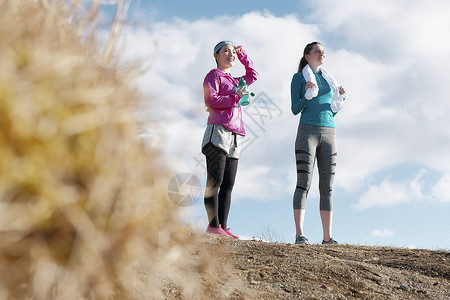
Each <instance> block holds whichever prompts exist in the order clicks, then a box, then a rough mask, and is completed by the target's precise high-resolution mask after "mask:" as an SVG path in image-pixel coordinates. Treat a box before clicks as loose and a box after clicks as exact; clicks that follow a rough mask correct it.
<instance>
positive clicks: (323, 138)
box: [294, 124, 337, 211]
mask: <svg viewBox="0 0 450 300" xmlns="http://www.w3.org/2000/svg"><path fill="white" fill-rule="evenodd" d="M336 156H337V152H336V129H335V128H330V127H321V126H311V125H304V124H300V125H299V126H298V132H297V139H296V140H295V157H296V162H297V186H296V188H295V193H294V209H305V206H306V197H307V196H308V191H309V187H310V185H311V178H312V174H313V169H314V162H315V160H316V159H317V167H318V171H319V192H320V210H326V211H331V210H332V209H333V200H332V190H333V181H334V175H335V169H336Z"/></svg>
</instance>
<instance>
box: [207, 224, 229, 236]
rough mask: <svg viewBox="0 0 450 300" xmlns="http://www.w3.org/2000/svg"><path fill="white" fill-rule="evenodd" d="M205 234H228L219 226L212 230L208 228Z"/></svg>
mask: <svg viewBox="0 0 450 300" xmlns="http://www.w3.org/2000/svg"><path fill="white" fill-rule="evenodd" d="M206 232H207V233H214V234H222V235H228V233H226V232H225V231H224V230H223V229H222V227H221V226H220V225H219V227H217V228H214V227H209V225H208V228H207V229H206Z"/></svg>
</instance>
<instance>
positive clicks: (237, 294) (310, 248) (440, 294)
mask: <svg viewBox="0 0 450 300" xmlns="http://www.w3.org/2000/svg"><path fill="white" fill-rule="evenodd" d="M199 238H200V241H201V243H202V244H203V245H204V250H205V252H209V253H213V254H214V257H215V258H216V259H217V262H219V263H218V264H217V265H216V266H215V267H214V270H213V272H212V273H215V274H213V276H214V275H218V276H219V277H220V278H222V280H219V282H221V283H220V284H219V289H218V290H215V291H213V290H211V291H209V292H208V289H207V288H205V298H209V299H259V300H263V299H450V252H448V251H431V250H419V249H404V248H393V247H373V246H354V245H301V246H300V245H292V244H278V243H266V242H261V241H246V240H234V239H231V238H227V237H221V236H216V235H210V234H201V235H200V237H199ZM195 255H199V256H200V255H201V254H199V253H197V254H195ZM212 273H211V272H209V274H212ZM202 276H203V278H201V280H202V281H204V282H205V284H206V285H205V286H207V284H208V281H209V278H207V277H208V275H206V273H204V275H202ZM218 291H219V292H218ZM172 292H173V293H172V296H175V295H176V294H177V293H176V292H174V291H172ZM166 295H167V296H168V298H177V297H170V295H171V292H170V289H169V290H166Z"/></svg>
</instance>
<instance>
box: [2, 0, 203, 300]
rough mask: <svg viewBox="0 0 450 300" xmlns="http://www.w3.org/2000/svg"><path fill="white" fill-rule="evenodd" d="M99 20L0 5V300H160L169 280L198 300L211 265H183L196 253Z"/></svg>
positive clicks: (83, 12)
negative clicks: (101, 40) (142, 137)
mask: <svg viewBox="0 0 450 300" xmlns="http://www.w3.org/2000/svg"><path fill="white" fill-rule="evenodd" d="M96 12H97V8H96V7H95V6H90V7H88V8H86V7H83V5H82V3H81V1H75V0H74V1H51V0H46V1H44V0H41V1H31V0H0V127H1V131H0V268H1V269H0V270H1V272H0V299H30V298H33V299H115V298H116V299H152V298H155V299H158V298H160V297H159V296H161V297H162V296H163V293H164V291H163V289H162V288H161V286H162V285H163V284H164V282H168V280H169V281H170V282H171V284H174V285H176V286H177V288H178V289H179V291H180V292H179V295H178V296H177V297H179V298H185V299H189V298H190V297H193V295H197V296H196V297H197V298H201V296H200V295H201V294H202V289H201V287H200V286H199V282H198V279H197V278H196V274H198V273H201V272H204V271H205V269H204V268H205V266H206V262H205V261H203V260H201V259H200V260H198V261H194V260H189V259H186V257H183V255H184V251H186V250H185V249H191V248H189V247H194V248H195V244H194V243H193V242H188V241H187V239H188V238H189V237H187V236H186V235H185V234H180V233H179V228H178V224H177V222H176V221H175V215H174V214H175V213H176V211H175V210H174V206H173V205H171V204H170V202H169V201H167V200H166V187H167V180H166V178H167V170H166V169H165V168H164V167H163V166H161V164H160V163H159V162H158V158H159V155H158V153H156V152H154V151H152V150H149V149H146V148H145V147H144V146H143V145H142V143H141V142H140V141H139V140H138V139H137V138H136V135H135V133H136V132H137V130H136V128H135V127H136V125H135V121H134V119H133V109H134V103H135V101H136V100H137V99H138V98H139V97H140V95H139V94H138V93H137V91H136V90H135V89H134V88H133V85H132V84H131V82H132V80H133V79H134V78H133V75H132V74H133V72H131V71H132V69H130V70H124V69H122V68H119V67H118V64H117V61H115V60H114V59H113V46H112V45H113V42H114V37H113V36H114V35H115V34H117V32H114V33H112V39H111V43H108V45H107V50H106V52H105V51H101V50H100V49H101V47H100V45H99V44H97V43H96V40H97V39H96V38H97V37H96V36H95V35H96V34H98V28H97V25H96V22H97V17H96ZM115 26H117V24H116V25H115ZM116 28H117V27H116ZM114 30H115V29H114ZM183 249H184V250H183ZM192 249H193V248H192ZM173 274H176V276H173ZM151 295H153V296H151Z"/></svg>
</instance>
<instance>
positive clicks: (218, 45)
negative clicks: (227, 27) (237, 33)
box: [214, 41, 234, 53]
mask: <svg viewBox="0 0 450 300" xmlns="http://www.w3.org/2000/svg"><path fill="white" fill-rule="evenodd" d="M225 45H232V46H234V44H233V43H232V42H230V41H221V42H220V43H218V44H217V45H216V46H215V47H214V53H217V52H218V51H219V50H220V48H222V47H223V46H225Z"/></svg>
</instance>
